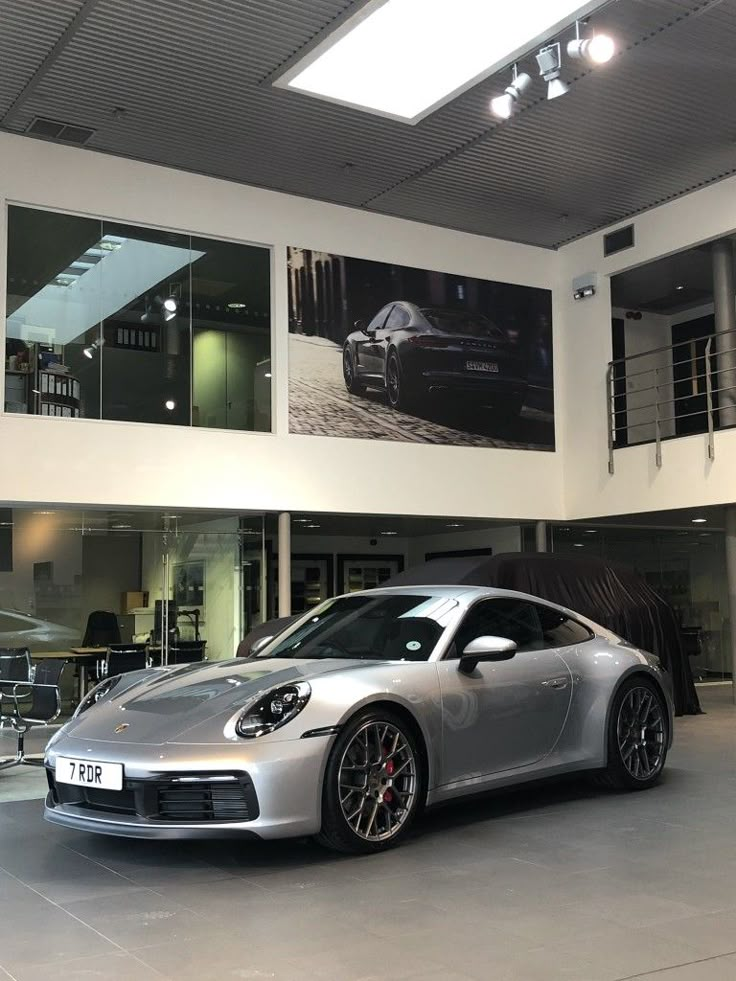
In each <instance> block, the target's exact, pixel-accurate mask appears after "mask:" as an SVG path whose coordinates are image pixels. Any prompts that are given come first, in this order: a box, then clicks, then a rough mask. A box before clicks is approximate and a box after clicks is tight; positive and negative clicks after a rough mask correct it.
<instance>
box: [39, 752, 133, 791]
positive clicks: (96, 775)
mask: <svg viewBox="0 0 736 981" xmlns="http://www.w3.org/2000/svg"><path fill="white" fill-rule="evenodd" d="M56 781H57V783H72V784H74V785H75V786H76V787H98V788H99V789H100V790H122V789H123V764H122V763H97V762H95V760H70V759H68V758H67V757H63V756H60V757H58V758H57V760H56Z"/></svg>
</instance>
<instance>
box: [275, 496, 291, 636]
mask: <svg viewBox="0 0 736 981" xmlns="http://www.w3.org/2000/svg"><path fill="white" fill-rule="evenodd" d="M278 554H279V616H280V617H289V616H291V515H290V514H288V512H286V511H283V512H282V513H281V514H280V515H279V540H278Z"/></svg>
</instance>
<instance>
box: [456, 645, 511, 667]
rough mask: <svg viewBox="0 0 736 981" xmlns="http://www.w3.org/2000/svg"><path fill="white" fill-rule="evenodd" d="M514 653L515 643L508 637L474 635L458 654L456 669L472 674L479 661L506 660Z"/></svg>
mask: <svg viewBox="0 0 736 981" xmlns="http://www.w3.org/2000/svg"><path fill="white" fill-rule="evenodd" d="M514 654H516V644H515V643H514V641H513V640H509V639H508V637H476V638H475V640H471V641H470V643H469V644H468V646H467V647H466V648H465V649H464V650H463V651H462V653H461V654H460V662H459V664H458V670H459V671H462V672H463V673H464V674H472V672H473V671H475V669H476V668H477V666H478V662H479V661H508V660H510V659H511V658H512V657H513V656H514Z"/></svg>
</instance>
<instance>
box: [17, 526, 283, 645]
mask: <svg viewBox="0 0 736 981" xmlns="http://www.w3.org/2000/svg"><path fill="white" fill-rule="evenodd" d="M264 549H265V545H264V538H263V521H262V518H261V516H260V515H249V516H248V517H247V519H244V518H242V517H238V516H237V515H227V516H225V515H223V516H220V517H212V516H211V515H206V514H201V515H197V514H191V513H188V514H178V515H173V514H158V513H151V512H136V513H129V512H122V511H84V512H82V511H71V510H61V509H59V510H53V509H48V510H45V509H40V508H36V509H33V510H31V509H21V508H13V509H10V508H7V509H4V510H0V647H28V648H29V649H30V651H31V654H34V653H38V652H42V651H46V652H48V651H58V652H61V653H64V652H67V653H68V652H70V651H71V650H72V649H73V648H75V647H80V646H88V645H90V646H93V645H94V644H96V643H97V642H98V640H99V638H98V637H95V636H93V635H92V634H91V633H90V629H91V628H92V626H93V625H94V623H95V622H96V618H95V617H94V614H95V613H96V612H98V611H103V612H104V613H106V614H107V618H106V620H105V618H103V620H105V622H106V623H107V624H108V626H109V625H110V624H111V625H112V629H113V630H114V631H116V634H115V636H116V638H119V642H120V643H128V642H135V643H145V644H147V645H148V648H149V652H150V654H151V657H152V659H153V661H154V662H162V663H164V664H165V663H167V662H169V660H170V653H171V650H172V648H173V646H176V645H179V644H181V645H182V646H185V645H186V644H187V643H189V644H191V643H192V642H195V641H200V642H203V643H204V649H205V655H206V657H207V658H208V659H210V660H218V659H224V658H229V657H233V656H234V655H235V652H236V650H237V646H238V644H239V642H240V640H241V639H242V637H243V636H244V635H245V633H247V631H248V630H249V629H250V628H251V627H252V626H255V625H256V623H258V622H260V616H261V606H262V603H261V599H260V597H261V580H260V578H259V577H257V576H256V577H255V578H252V577H251V575H250V570H251V568H252V566H253V565H254V564H255V565H258V566H259V567H260V568H263V567H264V554H265V552H264ZM246 591H247V596H248V600H247V602H246V601H245V599H244V597H245V595H246ZM110 642H113V641H110ZM102 643H103V644H104V641H102Z"/></svg>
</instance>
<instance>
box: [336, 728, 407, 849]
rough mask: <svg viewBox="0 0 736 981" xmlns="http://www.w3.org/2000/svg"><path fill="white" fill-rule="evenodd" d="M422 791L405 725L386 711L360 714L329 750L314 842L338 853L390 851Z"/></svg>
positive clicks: (402, 833) (398, 840) (402, 830)
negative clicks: (319, 823)
mask: <svg viewBox="0 0 736 981" xmlns="http://www.w3.org/2000/svg"><path fill="white" fill-rule="evenodd" d="M424 792H425V791H424V773H423V767H422V760H421V756H420V753H419V747H418V744H417V739H416V737H415V735H414V732H413V731H412V728H411V726H409V725H407V724H406V723H405V722H404V720H403V719H402V718H401V717H400V716H398V715H396V714H395V713H393V712H391V711H388V710H383V709H381V710H373V711H371V710H366V711H365V712H361V713H359V714H358V715H356V716H355V718H353V719H352V720H351V721H350V722H349V723H348V724H347V725H346V726H345V728H344V729H343V730H342V732H341V733H340V735H339V736H338V738H337V739H336V740H335V745H334V746H333V747H332V750H331V752H330V756H329V759H328V761H327V768H326V771H325V782H324V789H323V794H322V830H321V832H320V834H319V836H318V840H319V841H320V842H321V843H322V844H324V845H327V846H328V847H329V848H333V849H336V850H337V851H342V852H364V853H370V852H378V851H383V850H384V849H385V848H390V847H392V846H393V845H396V844H398V843H399V842H400V841H401V840H402V839H403V838H404V837H405V836H406V834H407V833H408V831H409V828H410V827H411V824H412V822H413V821H414V818H415V817H416V814H417V812H418V810H419V809H420V807H421V804H422V802H423V799H424Z"/></svg>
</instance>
